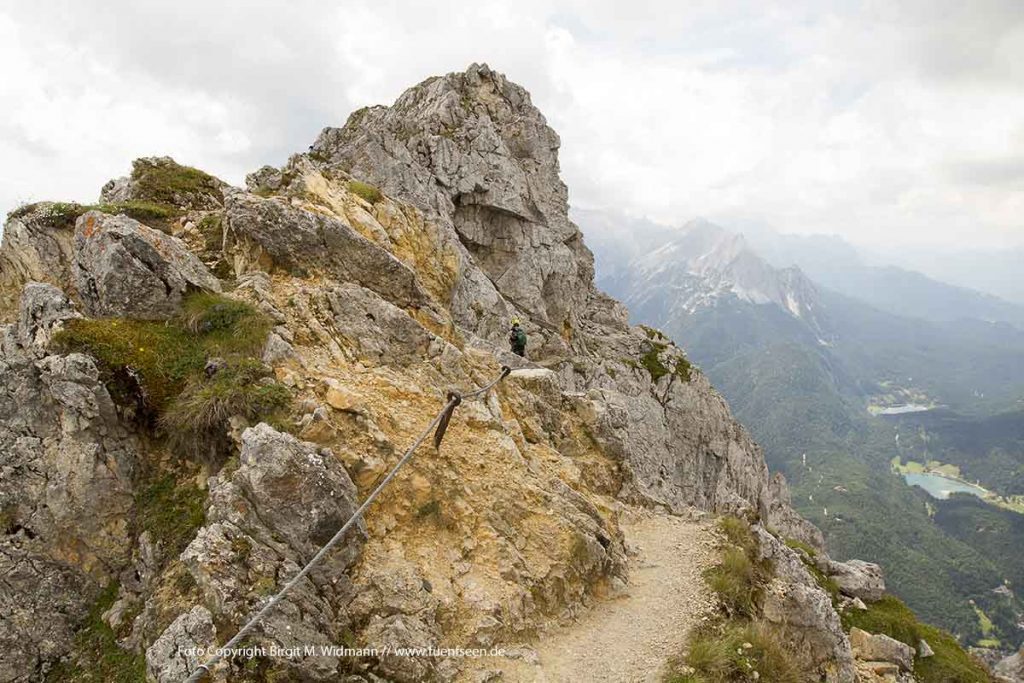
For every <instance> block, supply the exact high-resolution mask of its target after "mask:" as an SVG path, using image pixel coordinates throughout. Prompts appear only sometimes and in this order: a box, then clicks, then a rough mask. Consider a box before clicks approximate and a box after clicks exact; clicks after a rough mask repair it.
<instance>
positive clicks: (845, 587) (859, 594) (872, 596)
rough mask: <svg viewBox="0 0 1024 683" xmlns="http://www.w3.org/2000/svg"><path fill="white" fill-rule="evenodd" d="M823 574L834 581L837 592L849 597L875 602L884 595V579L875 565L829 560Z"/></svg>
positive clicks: (853, 561)
mask: <svg viewBox="0 0 1024 683" xmlns="http://www.w3.org/2000/svg"><path fill="white" fill-rule="evenodd" d="M825 573H826V574H828V575H829V576H830V577H832V579H834V580H835V582H836V583H837V584H838V585H839V590H841V591H842V592H843V593H844V594H846V595H849V596H850V597H853V598H860V599H861V600H866V601H868V602H875V601H877V600H881V599H882V596H883V595H885V578H884V577H883V576H882V568H881V567H879V566H878V565H877V564H874V563H871V562H865V561H863V560H849V561H848V562H836V561H835V560H831V561H829V562H828V569H827V571H826V572H825Z"/></svg>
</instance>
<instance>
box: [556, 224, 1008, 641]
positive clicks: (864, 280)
mask: <svg viewBox="0 0 1024 683" xmlns="http://www.w3.org/2000/svg"><path fill="white" fill-rule="evenodd" d="M574 218H575V220H577V221H578V222H579V224H580V226H581V228H582V229H583V232H584V235H585V237H586V240H587V243H588V244H589V245H590V246H591V248H592V249H593V251H594V254H595V261H596V268H597V283H598V285H599V286H600V287H601V288H603V289H605V290H606V291H607V292H608V293H609V294H611V295H613V296H614V297H616V298H618V299H620V300H621V301H623V303H625V304H626V305H627V306H628V307H629V309H630V311H631V315H632V317H633V321H634V322H636V323H645V324H648V325H652V326H654V327H657V328H659V329H661V330H663V331H664V332H666V333H667V334H668V335H669V336H670V337H672V338H673V339H675V340H676V341H677V342H678V343H679V344H680V345H681V346H682V347H683V348H684V349H686V351H687V353H688V354H689V356H690V358H691V360H692V361H693V362H695V363H697V364H698V365H700V366H701V368H702V369H703V370H704V371H705V372H706V373H707V374H708V376H709V377H710V378H711V379H712V381H713V382H714V383H715V385H716V386H717V387H718V388H719V390H721V391H722V393H723V394H724V395H725V396H726V398H727V399H728V400H729V402H730V405H731V406H732V408H733V410H734V412H735V413H736V414H737V415H738V416H739V417H740V419H741V420H742V421H743V423H744V424H745V425H747V426H748V427H749V428H750V429H751V430H752V431H753V433H754V435H755V437H756V438H757V439H758V441H759V442H761V444H762V445H763V446H764V448H765V451H766V459H767V460H768V463H769V465H770V466H771V467H772V468H774V469H776V470H779V471H782V472H784V473H785V474H786V476H787V478H789V479H790V481H791V484H792V486H793V490H794V494H795V504H796V505H797V506H798V508H799V509H800V511H801V512H802V513H803V514H804V515H805V516H807V517H808V518H809V519H811V520H812V521H814V522H815V523H817V524H818V525H819V526H820V527H821V528H822V529H823V530H824V531H825V532H826V534H827V536H828V538H829V543H830V544H831V546H832V548H833V550H834V551H837V552H838V554H840V555H853V554H856V555H858V556H860V557H867V558H870V559H873V560H876V561H880V562H882V563H883V564H884V565H885V566H888V567H893V568H894V570H893V571H892V581H893V584H894V586H893V587H894V588H895V589H896V591H897V593H898V594H900V595H901V596H902V597H904V598H905V599H906V600H908V602H910V603H911V604H912V606H914V607H915V609H917V610H919V611H920V612H921V613H923V614H926V615H928V618H930V619H932V620H934V621H936V622H938V623H942V624H944V625H945V626H946V627H947V628H949V629H951V630H953V631H955V632H957V633H959V634H961V635H962V636H964V637H965V638H966V639H967V640H969V641H970V640H974V641H982V640H986V637H985V633H983V631H984V629H982V627H981V623H979V620H978V616H977V613H976V612H975V609H974V608H975V607H976V606H979V605H980V607H979V609H982V610H985V611H986V612H987V613H988V612H990V613H991V614H988V615H987V616H989V617H991V618H992V619H993V620H994V621H995V622H997V626H996V628H997V630H998V631H999V637H1000V638H1001V639H1002V641H1005V642H1006V643H1012V644H1015V645H1016V644H1019V643H1020V642H1021V640H1024V631H1021V630H1020V629H1018V628H1017V626H1016V622H1017V620H1018V619H1019V618H1020V615H1021V612H1022V611H1024V603H1022V602H1021V601H1019V600H1018V599H1017V597H1015V596H1014V597H1012V598H1005V596H1004V595H1003V594H1002V593H1000V594H998V595H997V594H995V593H992V592H991V591H992V589H994V588H996V587H998V586H1000V585H1003V582H1004V581H1010V582H1011V583H1014V582H1016V583H1017V584H1020V585H1021V588H1020V589H1019V590H1024V571H1021V567H1024V550H1021V549H1018V550H1013V551H1009V552H1000V553H995V554H994V553H993V551H992V549H993V548H996V547H999V548H1006V547H1013V543H1012V541H1013V539H1015V538H1016V536H1015V535H1013V534H1011V535H1002V534H997V537H996V538H994V539H993V538H992V537H991V535H989V536H987V537H986V538H985V539H984V542H982V541H979V542H978V543H974V541H975V540H977V539H975V537H973V536H971V535H970V534H966V533H964V528H966V525H967V522H966V521H965V520H966V519H968V518H967V516H966V515H967V513H960V512H958V513H957V514H942V515H938V516H935V515H934V513H935V510H936V509H937V508H938V509H941V510H945V509H946V508H948V507H951V506H954V505H958V506H961V507H962V505H963V503H960V502H957V501H956V500H954V499H951V500H950V501H939V500H932V499H929V498H928V496H927V494H925V493H924V492H922V491H921V490H920V489H912V488H910V487H908V486H906V485H905V484H904V483H903V481H902V480H901V479H900V478H899V477H898V476H896V475H895V474H893V472H892V471H891V466H890V460H892V458H893V457H897V456H898V457H900V458H901V459H902V460H903V461H918V462H920V463H922V465H923V464H925V463H927V462H928V461H929V460H931V459H939V456H940V455H941V457H942V458H945V460H944V462H945V463H947V464H949V465H951V466H956V467H959V468H960V471H961V472H962V473H963V476H964V477H967V478H969V479H971V480H980V481H982V483H983V484H985V485H986V486H988V488H990V489H991V490H993V491H994V492H998V493H999V494H1000V495H1010V496H1012V495H1022V494H1024V443H1022V440H1021V435H1022V434H1024V307H1021V306H1018V305H1016V304H1012V303H1009V302H1006V301H1003V300H1001V299H998V298H996V297H994V296H991V295H988V294H983V293H980V292H976V291H973V290H969V289H965V288H962V287H956V286H952V285H948V284H946V283H943V282H940V281H938V280H934V279H932V278H929V277H927V276H924V275H922V274H920V273H916V272H913V271H909V270H903V269H900V268H896V267H881V266H875V265H870V264H868V262H867V261H866V259H864V258H863V257H862V256H861V255H860V254H859V253H858V252H857V251H856V250H855V249H853V248H852V247H850V246H849V245H848V244H846V243H844V242H842V241H841V240H838V239H836V238H831V237H794V236H788V235H777V234H770V233H767V232H765V231H758V232H756V233H754V234H752V236H751V237H750V238H749V239H748V238H747V237H745V236H744V235H740V234H738V233H735V232H732V231H729V230H726V229H724V228H722V227H720V226H717V225H714V224H712V223H710V222H708V221H705V220H700V219H698V220H693V221H690V222H688V223H686V224H684V225H682V226H680V227H678V228H673V227H668V226H662V225H657V224H655V223H652V222H650V221H646V220H635V219H629V218H624V217H622V216H617V215H614V214H605V213H597V212H585V211H581V212H576V214H575V216H574ZM887 409H888V410H887ZM894 409H897V410H917V411H920V412H917V413H904V414H902V415H899V416H898V417H896V416H894V417H885V416H883V417H875V416H874V415H872V412H875V413H877V412H890V411H892V410H894ZM992 425H998V427H999V429H997V430H993V429H992V428H991V427H992ZM897 434H899V435H900V436H902V441H900V440H898V439H897V438H896V435H897ZM971 434H974V435H977V434H986V435H987V437H986V438H985V439H976V438H971V437H970V435H971ZM975 507H976V506H972V507H970V508H969V510H970V517H969V519H970V521H971V523H973V522H975V521H978V520H983V521H982V522H979V523H983V524H989V526H991V528H993V529H1005V528H1007V523H1006V521H1005V519H1003V517H1002V515H1005V514H1006V511H1005V510H1000V509H997V508H995V507H993V506H991V505H985V504H982V505H981V507H980V508H978V509H975ZM959 509H960V508H958V510H959ZM964 509H968V508H964ZM1014 515H1016V513H1010V517H1011V519H1015V517H1014ZM986 516H988V517H986ZM1016 517H1020V518H1021V520H1022V521H1024V516H1022V515H1016ZM936 520H939V521H936ZM984 520H987V522H985V521H984ZM943 524H948V525H950V528H944V527H943ZM952 525H955V528H953V526H952ZM1015 528H1016V527H1015ZM1017 533H1019V531H1015V532H1014V534H1017ZM908 539H915V541H914V542H915V544H916V545H915V548H916V550H915V551H914V552H913V553H908V551H907V547H906V543H907V540H908ZM1000 544H1002V545H1000ZM979 553H983V554H984V555H983V556H979ZM967 577H969V578H967ZM950 596H955V599H953V600H950ZM970 600H974V605H973V606H972V604H971V603H970V602H969V601H970Z"/></svg>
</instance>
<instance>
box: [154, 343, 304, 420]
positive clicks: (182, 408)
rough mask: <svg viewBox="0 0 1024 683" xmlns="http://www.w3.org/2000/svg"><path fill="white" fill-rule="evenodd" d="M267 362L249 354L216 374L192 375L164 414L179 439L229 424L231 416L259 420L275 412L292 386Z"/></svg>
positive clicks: (288, 399) (287, 396) (282, 406)
mask: <svg viewBox="0 0 1024 683" xmlns="http://www.w3.org/2000/svg"><path fill="white" fill-rule="evenodd" d="M269 374H270V373H269V371H268V368H267V367H266V366H264V365H263V363H261V362H260V361H258V360H256V359H254V358H246V359H242V360H240V361H237V362H235V363H232V364H229V365H228V366H227V367H225V368H223V369H221V370H220V371H218V372H217V373H216V374H215V375H214V376H213V377H211V378H206V377H202V376H196V377H192V378H191V379H190V380H189V382H188V384H187V385H186V386H185V389H184V390H183V391H182V392H181V394H180V395H179V396H178V398H177V400H175V401H174V402H173V403H172V404H171V405H170V406H168V408H167V410H166V412H164V414H163V416H162V417H161V424H162V425H163V427H164V429H165V430H167V433H168V434H170V435H172V437H174V438H175V439H178V438H181V436H182V435H185V434H188V435H195V436H198V435H201V434H204V433H208V432H212V431H216V430H218V429H221V428H223V427H224V426H225V424H226V422H227V420H228V418H229V417H232V416H234V415H241V416H243V417H245V418H246V419H247V420H256V419H261V418H263V417H266V416H269V415H272V414H274V413H276V412H278V411H279V410H281V409H283V408H284V407H285V406H287V405H288V403H289V402H290V401H291V394H290V392H289V391H288V389H287V388H286V387H285V386H284V385H282V384H278V383H277V382H275V381H273V380H271V379H270V377H269Z"/></svg>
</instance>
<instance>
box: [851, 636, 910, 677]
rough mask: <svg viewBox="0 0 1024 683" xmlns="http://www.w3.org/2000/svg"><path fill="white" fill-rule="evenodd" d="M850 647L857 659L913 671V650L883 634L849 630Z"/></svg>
mask: <svg viewBox="0 0 1024 683" xmlns="http://www.w3.org/2000/svg"><path fill="white" fill-rule="evenodd" d="M850 647H851V649H852V650H853V655H854V657H856V658H857V659H863V660H866V661H881V662H892V663H893V664H896V665H898V666H899V667H900V669H902V670H903V671H913V669H914V648H912V647H910V646H909V645H907V644H906V643H902V642H900V641H898V640H896V639H895V638H890V637H889V636H887V635H885V634H884V633H876V634H872V633H868V632H867V631H864V630H863V629H859V628H857V627H854V628H852V629H850Z"/></svg>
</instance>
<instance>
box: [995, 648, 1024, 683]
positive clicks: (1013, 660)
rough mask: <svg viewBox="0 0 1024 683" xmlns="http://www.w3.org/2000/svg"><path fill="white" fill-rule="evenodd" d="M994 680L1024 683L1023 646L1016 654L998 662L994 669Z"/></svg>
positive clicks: (1006, 682)
mask: <svg viewBox="0 0 1024 683" xmlns="http://www.w3.org/2000/svg"><path fill="white" fill-rule="evenodd" d="M993 673H994V674H995V675H996V678H997V679H998V680H1000V681H1004V682H1005V683H1024V646H1022V647H1021V648H1020V651H1019V652H1017V653H1016V654H1012V655H1010V656H1009V657H1006V658H1004V659H1002V660H1000V661H999V662H998V663H997V664H996V665H995V667H994V669H993Z"/></svg>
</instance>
